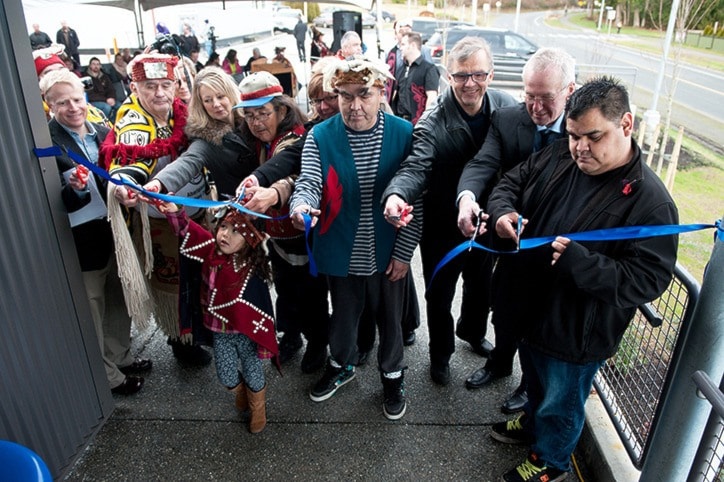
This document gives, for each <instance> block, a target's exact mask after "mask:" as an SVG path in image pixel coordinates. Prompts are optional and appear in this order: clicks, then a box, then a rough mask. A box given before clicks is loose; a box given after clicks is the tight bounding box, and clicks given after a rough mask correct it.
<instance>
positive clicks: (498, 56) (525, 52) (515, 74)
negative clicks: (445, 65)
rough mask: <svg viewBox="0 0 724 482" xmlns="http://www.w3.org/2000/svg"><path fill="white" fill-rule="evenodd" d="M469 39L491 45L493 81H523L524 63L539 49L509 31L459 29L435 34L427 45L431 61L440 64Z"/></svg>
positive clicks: (455, 28) (476, 28) (474, 28)
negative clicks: (464, 40) (460, 42)
mask: <svg viewBox="0 0 724 482" xmlns="http://www.w3.org/2000/svg"><path fill="white" fill-rule="evenodd" d="M443 36H445V45H444V46H443ZM470 36H473V37H481V38H483V39H485V40H486V41H487V42H488V44H490V50H491V51H492V53H493V63H494V64H495V80H503V81H507V80H510V81H522V74H523V66H524V65H525V62H526V61H527V60H528V59H529V58H530V57H531V56H532V55H533V54H534V53H535V52H536V50H538V46H537V45H536V44H534V43H533V42H531V41H530V40H528V39H527V38H525V37H523V36H522V35H520V34H517V33H515V32H512V31H510V30H506V29H496V28H480V27H467V26H458V27H452V28H449V29H445V30H442V29H441V30H438V31H436V32H435V34H434V35H433V36H432V37H431V38H430V40H429V41H428V42H427V46H428V47H429V48H430V54H431V55H432V60H433V62H438V63H439V62H441V61H442V59H443V57H444V56H445V53H446V52H448V51H449V50H450V49H451V48H452V47H453V45H455V44H456V43H457V42H458V41H459V40H460V39H462V38H464V37H470Z"/></svg>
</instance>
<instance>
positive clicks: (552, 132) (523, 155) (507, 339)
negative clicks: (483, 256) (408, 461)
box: [457, 48, 576, 413]
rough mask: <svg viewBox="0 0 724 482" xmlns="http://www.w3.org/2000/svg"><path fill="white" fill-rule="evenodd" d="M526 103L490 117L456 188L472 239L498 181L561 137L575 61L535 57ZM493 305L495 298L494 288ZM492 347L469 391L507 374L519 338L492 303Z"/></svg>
mask: <svg viewBox="0 0 724 482" xmlns="http://www.w3.org/2000/svg"><path fill="white" fill-rule="evenodd" d="M523 84H524V90H525V101H524V102H521V103H520V104H519V105H517V106H514V107H503V108H501V109H498V110H497V111H495V112H494V113H493V116H492V118H491V124H492V125H491V127H490V130H489V131H488V135H487V137H486V138H485V143H484V144H483V147H482V148H481V149H480V151H479V152H478V153H477V154H476V156H475V157H474V158H473V159H472V160H471V161H470V162H469V163H467V165H466V166H465V169H463V172H462V175H461V176H460V182H459V183H458V193H459V194H458V198H457V199H458V227H459V228H460V231H461V232H462V233H463V234H464V235H465V236H471V235H472V234H473V233H474V231H475V227H474V226H473V222H474V219H475V218H476V217H477V215H478V213H479V212H480V209H481V206H483V207H485V206H486V204H487V199H488V195H489V194H490V192H491V191H492V189H493V187H494V186H495V184H496V183H497V181H498V179H499V177H500V176H502V175H503V174H505V173H506V172H507V171H509V170H510V169H512V168H513V167H515V166H517V165H518V164H520V163H522V162H523V161H525V160H526V159H527V158H528V156H530V154H532V153H533V152H537V151H538V150H540V149H542V148H544V147H546V146H547V145H548V144H550V143H552V142H553V141H555V140H556V139H558V138H560V137H563V136H564V135H565V133H566V132H565V130H566V128H565V120H564V117H565V116H564V110H565V106H566V100H567V99H568V97H569V96H570V95H571V94H572V93H573V91H574V89H575V86H576V84H575V61H574V59H573V57H571V56H570V55H569V54H568V53H566V52H565V51H564V50H561V49H557V48H545V49H541V50H539V51H538V52H536V54H535V55H533V57H531V58H530V60H528V62H527V63H526V65H525V67H524V68H523ZM493 293H494V295H493V297H492V299H493V300H497V299H499V298H498V297H497V296H495V286H494V287H493ZM492 308H493V325H494V327H495V348H494V349H493V351H492V353H491V355H490V357H489V358H488V361H487V363H486V364H485V366H483V367H482V368H479V369H477V370H475V372H473V374H472V375H470V377H468V379H467V380H466V382H465V385H466V386H467V387H468V388H469V389H476V388H482V387H484V386H485V385H487V384H488V383H490V382H491V381H493V380H496V379H498V378H502V377H506V376H508V375H510V374H511V372H512V369H513V357H514V356H515V352H516V345H517V339H518V334H517V333H512V332H510V330H507V329H506V327H508V326H509V323H508V319H507V318H506V311H505V310H506V306H504V305H503V304H500V303H498V304H496V303H495V301H494V302H493V306H492ZM527 399H528V397H527V394H526V391H525V381H524V380H521V383H520V385H519V386H518V388H517V389H516V390H515V392H513V394H512V395H511V396H510V397H509V398H508V399H507V400H506V401H505V403H504V404H503V406H502V408H501V409H502V411H503V412H504V413H514V412H517V411H520V410H522V409H523V405H524V404H525V402H526V401H527Z"/></svg>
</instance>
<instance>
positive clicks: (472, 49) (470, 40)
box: [447, 37, 493, 72]
mask: <svg viewBox="0 0 724 482" xmlns="http://www.w3.org/2000/svg"><path fill="white" fill-rule="evenodd" d="M481 50H482V51H483V52H484V53H485V56H486V57H487V58H488V61H489V62H490V67H489V68H488V71H489V72H490V71H492V70H493V54H492V53H491V51H490V45H489V44H488V42H486V41H485V40H484V39H482V38H480V37H464V38H462V39H460V40H459V41H458V42H457V43H456V44H455V45H454V46H453V48H452V49H450V53H448V56H447V68H448V70H450V68H451V67H452V65H453V63H454V62H457V63H462V62H465V61H466V60H468V59H469V58H470V57H472V56H473V55H475V54H476V53H478V52H480V51H481Z"/></svg>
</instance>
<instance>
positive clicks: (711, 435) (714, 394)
mask: <svg viewBox="0 0 724 482" xmlns="http://www.w3.org/2000/svg"><path fill="white" fill-rule="evenodd" d="M691 378H692V379H693V380H694V383H695V384H696V387H697V389H698V391H699V393H700V394H701V396H702V397H703V398H705V399H706V400H708V401H709V403H711V405H712V412H711V415H710V416H709V421H708V422H707V424H706V429H705V430H704V434H703V435H702V437H701V443H700V444H699V450H698V451H697V454H696V458H695V459H694V463H693V464H692V466H691V472H689V477H688V479H687V480H689V481H692V482H693V481H697V482H698V481H706V482H709V481H712V482H713V481H722V480H724V393H722V388H724V379H723V380H722V382H721V383H720V384H719V388H717V387H716V385H714V382H712V381H711V379H710V378H709V376H708V375H707V374H706V373H704V372H702V371H697V372H696V373H694V374H693V375H692V377H691Z"/></svg>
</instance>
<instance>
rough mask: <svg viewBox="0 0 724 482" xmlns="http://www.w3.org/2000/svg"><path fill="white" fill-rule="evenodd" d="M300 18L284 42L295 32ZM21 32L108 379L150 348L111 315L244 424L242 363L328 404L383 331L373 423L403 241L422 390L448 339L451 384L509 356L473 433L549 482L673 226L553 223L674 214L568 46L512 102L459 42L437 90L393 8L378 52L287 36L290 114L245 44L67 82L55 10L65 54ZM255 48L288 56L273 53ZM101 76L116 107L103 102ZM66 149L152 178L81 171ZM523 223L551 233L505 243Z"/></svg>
mask: <svg viewBox="0 0 724 482" xmlns="http://www.w3.org/2000/svg"><path fill="white" fill-rule="evenodd" d="M300 22H301V19H300ZM34 27H37V26H34ZM304 27H305V28H304V29H303V31H302V28H301V27H300V28H299V29H295V34H296V33H299V34H300V36H302V37H303V36H305V35H307V34H308V33H307V29H306V25H304ZM34 30H35V31H34V33H33V34H32V35H31V38H30V40H31V43H32V45H33V47H34V48H35V46H38V47H37V49H36V50H35V51H34V52H35V54H34V58H35V66H36V71H37V74H38V78H39V82H40V90H41V93H42V95H43V99H44V102H45V104H46V105H47V108H48V114H49V130H50V134H51V138H52V140H53V143H54V144H55V145H58V146H61V147H63V148H64V150H63V153H62V154H61V155H59V156H58V157H57V165H58V171H59V174H60V175H61V183H62V193H61V195H62V200H63V203H64V205H65V207H66V209H67V210H68V213H69V215H70V222H71V227H72V232H73V236H74V240H75V244H76V249H77V251H78V259H79V261H80V268H81V271H82V273H83V279H84V282H85V286H86V292H87V297H88V301H89V306H90V308H91V316H92V319H93V323H94V325H95V328H96V331H97V334H98V342H99V346H100V349H101V353H102V356H103V362H104V366H105V369H106V374H107V378H108V382H109V385H110V387H111V390H112V392H113V393H115V394H117V395H132V394H135V393H137V392H138V391H140V390H141V389H142V387H143V384H144V379H143V376H142V375H143V373H144V372H147V371H148V370H151V369H152V366H153V363H152V361H151V360H148V359H144V358H140V357H134V356H133V355H132V353H131V349H130V347H131V343H130V327H131V321H133V322H134V323H136V324H137V325H138V326H139V327H141V328H143V327H145V326H148V324H149V323H151V322H152V320H153V321H155V323H156V324H157V325H158V326H159V327H160V328H161V330H162V331H163V333H164V334H165V335H166V336H167V340H168V344H169V345H170V346H171V348H172V351H173V354H174V356H175V357H176V358H177V359H178V360H179V363H183V364H194V365H204V364H208V363H211V361H212V360H213V361H214V363H215V368H216V373H217V376H218V379H219V381H220V383H221V384H222V385H223V386H224V387H225V388H226V389H227V390H228V391H229V394H230V397H233V400H234V403H235V405H236V407H237V408H238V409H239V410H240V411H241V412H246V411H248V412H249V431H250V432H252V433H258V432H261V431H262V430H263V429H264V427H265V425H266V406H265V400H266V393H267V390H268V389H269V390H273V387H269V386H268V382H267V380H266V377H265V374H264V366H263V364H262V360H264V359H271V360H272V362H273V364H274V366H275V367H276V368H277V369H280V370H281V368H282V366H284V365H288V364H289V363H290V361H291V360H293V359H294V356H295V354H296V353H297V352H299V351H300V350H302V348H303V347H304V354H303V356H302V359H301V370H302V372H304V373H319V378H318V380H317V381H316V383H314V385H313V386H312V387H310V391H309V397H310V398H311V400H313V401H314V402H318V403H322V402H324V401H325V400H328V399H329V398H331V397H333V396H334V395H335V394H336V393H337V392H338V391H339V390H340V389H341V388H342V387H343V386H345V385H347V384H348V383H349V382H350V381H352V380H353V379H354V378H355V376H356V374H357V372H356V367H358V366H360V365H364V364H365V363H368V361H369V357H370V354H371V353H372V351H373V348H374V346H375V343H377V357H376V361H377V366H378V369H379V373H380V381H381V388H382V390H381V400H382V413H383V414H384V416H385V417H386V418H387V419H389V420H399V419H401V418H402V417H403V416H404V414H405V412H406V409H407V399H406V393H407V392H406V389H405V371H406V370H407V365H406V364H405V350H404V347H405V346H409V345H411V344H413V343H415V340H416V337H415V330H416V329H417V328H418V327H419V324H420V307H419V306H418V298H417V293H416V290H415V285H414V279H413V276H412V274H411V272H410V263H411V259H412V256H413V252H414V251H415V249H416V248H417V247H418V246H419V248H420V254H421V259H422V268H423V275H424V280H425V294H424V299H425V307H424V308H425V313H426V319H427V327H428V331H429V340H430V341H429V375H430V379H431V381H432V382H433V383H435V384H438V385H448V384H449V383H450V382H451V381H452V379H453V377H454V374H453V373H452V371H451V366H450V365H451V364H450V360H451V358H452V356H453V354H454V352H455V338H456V337H457V338H460V339H461V340H464V341H465V342H466V343H468V344H469V345H470V348H471V349H472V351H473V352H475V353H476V354H477V355H479V356H480V357H482V358H486V362H485V364H484V365H483V366H482V367H480V368H477V369H476V370H474V371H473V372H472V373H471V374H470V375H469V376H468V377H467V379H466V380H465V382H464V384H465V386H466V387H467V388H468V389H481V388H484V387H486V386H487V385H488V384H490V383H491V382H493V381H494V380H497V379H500V378H503V377H507V376H510V375H511V374H512V373H513V363H514V356H515V354H516V352H517V353H518V355H519V360H520V365H521V370H522V379H521V382H520V385H519V387H518V388H517V389H516V390H515V392H514V393H512V394H511V396H510V397H508V398H507V399H506V400H505V401H504V402H503V404H502V406H501V410H502V411H503V412H504V413H507V414H518V415H517V417H516V418H514V419H513V420H509V421H505V422H501V423H498V424H495V425H493V426H492V428H491V436H492V437H493V438H494V439H495V440H497V441H499V442H503V443H515V444H527V445H528V446H529V447H530V452H529V455H528V457H527V458H526V459H525V460H524V461H523V462H522V463H521V464H520V465H518V466H517V467H514V468H512V469H511V470H510V471H509V472H507V473H505V474H503V480H506V481H541V480H547V481H554V480H562V479H563V478H565V477H566V475H567V474H568V472H569V471H570V464H569V460H570V456H571V453H572V452H573V449H574V448H575V445H576V443H577V441H578V438H579V436H580V434H581V430H582V428H583V422H584V403H585V401H586V398H587V396H588V393H589V392H590V389H591V385H592V382H593V377H594V376H595V374H596V372H597V370H598V369H599V368H600V366H601V365H602V363H603V362H604V361H605V360H606V359H607V358H608V357H610V356H611V355H613V354H614V353H615V351H616V349H617V347H618V344H619V342H620V340H621V337H622V336H623V333H624V331H625V329H626V327H627V326H628V324H629V323H630V320H631V318H632V316H633V314H634V311H635V309H636V307H637V306H638V305H640V304H643V303H646V302H648V301H651V300H652V299H654V298H656V297H657V296H658V295H659V294H661V293H662V292H663V291H664V290H665V288H666V287H667V286H668V284H669V282H670V280H671V276H672V272H673V269H674V264H675V261H676V249H677V238H676V237H675V236H661V237H653V238H642V239H636V240H619V241H616V242H603V241H595V242H577V241H572V240H570V239H569V238H566V237H564V236H560V233H575V232H579V231H587V230H593V229H605V228H613V227H618V226H633V225H659V224H677V223H678V214H677V210H676V206H675V204H674V202H673V200H672V199H671V197H670V195H669V194H668V192H667V191H666V189H665V188H664V186H663V184H662V183H661V182H660V181H659V179H658V177H657V176H656V175H655V174H654V173H652V172H651V170H650V169H649V168H648V167H647V166H646V165H645V163H644V162H642V159H641V151H640V149H639V147H638V146H637V144H636V142H635V140H634V139H633V136H632V132H633V115H632V114H631V109H630V106H629V100H628V93H627V91H626V89H625V87H624V86H623V85H622V84H621V83H620V82H619V81H617V80H616V79H614V78H611V77H607V76H602V77H599V78H595V79H592V80H590V81H588V82H586V83H585V84H583V85H582V86H579V87H577V85H576V82H575V61H574V59H573V58H572V57H571V56H570V55H569V54H567V53H566V52H565V51H563V50H561V49H557V48H543V49H540V50H539V51H538V52H537V53H536V54H534V55H533V56H532V57H531V59H530V60H529V61H528V62H527V63H526V65H525V68H524V70H523V90H524V92H523V96H522V99H523V100H522V101H521V102H518V101H517V100H516V99H514V98H513V97H512V96H511V95H509V94H507V93H504V92H502V91H499V90H496V89H494V88H490V84H491V81H492V80H493V78H494V75H495V65H494V59H493V55H492V53H491V50H490V47H489V45H488V44H487V43H486V42H485V41H484V40H482V39H479V38H464V39H462V40H460V41H459V42H458V43H457V44H455V46H454V47H453V48H452V49H451V50H450V52H449V54H448V58H447V65H446V67H447V72H448V74H447V75H448V79H447V80H448V84H449V85H448V87H446V88H445V89H442V90H441V89H440V84H439V80H440V79H439V77H440V74H439V71H438V69H437V68H436V67H435V66H434V65H433V64H432V63H431V62H430V61H429V60H428V59H426V55H425V49H424V48H423V46H422V44H421V40H420V35H419V34H418V33H416V32H412V31H411V29H410V26H409V24H407V23H405V22H400V23H399V24H396V25H395V33H396V42H397V44H396V45H395V46H394V47H393V48H392V49H391V50H390V52H389V53H388V55H387V57H386V62H384V61H379V60H376V59H372V58H368V57H365V56H364V54H363V45H362V42H361V39H360V38H359V35H357V34H356V33H355V32H347V33H346V34H345V35H344V36H343V37H342V38H341V42H340V51H339V52H337V53H334V54H333V53H332V52H331V51H330V49H329V48H328V47H327V46H326V44H325V43H324V42H323V39H322V37H323V36H322V34H321V33H320V32H319V31H317V30H316V29H314V28H312V29H311V32H310V34H311V37H312V43H311V46H312V51H311V53H310V55H309V56H308V57H307V56H306V52H305V42H304V41H300V38H299V37H298V38H297V41H298V44H297V46H298V50H299V52H298V55H299V60H300V61H305V62H306V60H307V59H308V60H309V61H310V64H312V70H311V76H310V78H309V82H308V85H307V99H308V105H309V106H310V109H309V112H304V111H303V110H302V109H300V107H299V104H298V103H297V101H296V100H295V99H294V98H293V97H290V96H289V95H287V94H286V93H285V92H284V89H283V87H282V84H281V83H280V81H279V78H278V77H277V76H275V75H273V74H272V73H270V72H268V71H265V70H263V69H261V70H258V69H254V68H253V66H254V64H255V62H264V63H265V62H267V59H266V57H265V56H264V55H262V53H261V52H260V51H259V50H258V49H254V52H253V55H252V57H251V58H249V60H248V61H247V63H246V64H245V65H242V64H241V62H240V60H239V59H238V57H237V55H238V53H237V51H235V50H233V49H230V50H229V52H228V54H227V55H226V57H225V58H224V60H223V62H222V63H220V62H219V58H218V55H217V57H216V62H215V63H211V64H209V63H207V64H206V65H205V66H203V68H201V66H200V63H199V61H198V51H199V45H198V44H193V42H192V41H191V42H189V44H190V45H189V48H188V51H187V52H184V53H181V52H179V55H169V54H164V53H159V52H157V51H154V50H150V49H147V51H145V52H143V53H140V52H139V53H137V55H135V56H131V55H130V52H120V53H119V54H118V55H117V56H116V58H115V60H114V62H113V64H112V65H111V66H110V68H109V69H108V70H106V71H104V70H103V69H102V68H101V63H100V60H99V59H97V58H93V59H91V60H90V62H89V66H88V68H87V70H86V72H85V74H84V75H86V76H87V77H89V79H87V81H86V82H84V81H83V80H82V78H81V77H80V76H79V75H77V70H78V67H79V66H78V65H76V61H75V57H74V55H75V54H77V46H78V38H77V34H75V32H74V31H73V30H72V29H70V28H67V24H65V23H64V24H63V28H62V29H61V30H60V31H59V32H58V35H57V41H58V42H60V40H63V42H64V43H65V42H66V41H67V42H68V43H65V52H67V53H68V55H69V58H70V60H71V61H70V63H69V64H66V63H65V62H64V61H63V59H62V58H61V55H63V54H64V52H63V49H62V48H60V49H59V48H57V46H54V44H52V42H50V39H49V38H47V37H48V36H47V35H44V34H43V33H42V32H41V31H40V29H39V27H38V28H34ZM297 30H298V32H297ZM183 35H185V36H192V34H191V33H190V32H188V31H184V32H183ZM275 54H276V55H275V57H274V58H275V60H276V62H277V63H281V64H283V65H286V64H285V63H289V66H291V62H290V61H289V59H287V58H286V57H285V56H284V49H283V48H277V49H276V52H275ZM237 76H238V78H237ZM235 79H236V80H235ZM119 83H120V85H121V87H122V89H123V92H125V93H126V95H124V96H123V98H118V96H116V95H114V94H115V92H113V90H114V89H113V85H114V84H115V85H118V84H119ZM69 151H72V152H75V153H77V154H78V155H79V156H81V157H82V158H83V159H84V160H85V161H87V162H90V163H93V164H96V165H98V166H99V167H101V168H103V169H104V170H106V171H107V173H108V175H109V176H111V177H113V178H116V179H121V180H125V181H126V182H128V183H133V184H134V185H137V186H143V187H144V189H145V191H146V193H145V194H143V193H139V192H138V191H136V190H134V189H130V188H128V187H126V186H118V185H116V184H113V183H108V180H107V179H106V178H104V177H102V176H99V175H97V174H96V173H89V172H88V171H87V169H84V168H83V166H82V165H81V166H79V165H77V164H76V162H75V161H74V159H73V158H72V156H70V155H69V153H68V152H69ZM153 193H163V194H173V195H175V196H180V197H183V198H186V201H184V204H186V205H185V206H182V207H180V206H179V205H177V204H175V203H173V202H167V201H159V200H157V199H156V198H155V196H154V194H153ZM195 199H215V200H227V199H234V200H235V201H236V202H237V203H239V204H241V205H243V207H244V208H245V211H244V212H242V211H241V210H238V209H237V208H235V207H234V206H232V205H230V204H226V205H224V206H223V207H220V208H214V209H202V208H199V207H195V206H197V203H194V202H193V200H195ZM247 210H248V211H247ZM262 214H263V215H265V216H261V215H262ZM109 221H110V222H109ZM305 229H308V230H309V231H310V238H309V239H308V240H305V237H304V232H305ZM523 236H524V237H525V238H528V237H539V236H557V237H555V240H554V241H553V242H552V243H548V244H546V245H544V246H541V247H538V248H534V249H529V250H520V249H519V246H520V241H521V238H522V237H523ZM307 241H308V242H309V244H310V245H311V251H310V252H308V251H307V249H306V246H307V244H306V242H307ZM472 241H478V242H480V243H483V244H485V245H486V246H489V247H494V248H495V249H497V250H498V251H499V252H500V253H504V254H493V253H490V252H487V251H483V250H478V249H475V250H471V249H468V250H466V251H463V252H462V253H461V254H460V255H459V256H457V257H456V258H454V259H453V260H451V261H450V262H448V263H447V264H445V265H444V266H443V267H440V266H439V265H438V263H440V261H441V260H442V259H443V258H444V257H445V256H446V254H447V253H448V252H450V251H451V250H452V249H454V248H455V247H456V246H459V245H461V244H462V243H466V242H469V243H471V242H472ZM471 244H472V243H471ZM114 253H115V256H114ZM312 266H314V267H315V268H316V270H317V271H318V275H317V276H314V275H312V274H311V271H312ZM115 273H117V276H120V278H121V279H122V280H123V287H124V293H123V294H124V297H125V301H126V306H127V307H128V311H129V317H128V318H123V319H122V320H120V321H119V320H118V319H116V318H114V319H113V321H111V320H110V319H108V318H106V317H105V316H104V306H105V287H106V285H107V280H108V277H109V276H114V275H115ZM433 274H434V278H433ZM149 278H150V279H149ZM460 278H462V303H461V306H460V307H459V313H460V315H459V318H458V319H457V320H455V319H454V317H453V312H454V311H458V310H456V309H454V307H453V299H454V295H455V291H456V287H457V284H458V282H459V279H460ZM272 286H273V287H274V290H275V293H276V297H275V299H273V298H272V296H271V294H270V293H271V292H270V289H271V287H272ZM273 300H274V301H273ZM489 317H490V319H491V320H492V325H493V329H494V332H495V346H493V344H492V343H491V342H490V341H489V340H488V339H487V323H488V319H489ZM209 348H210V350H209Z"/></svg>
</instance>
